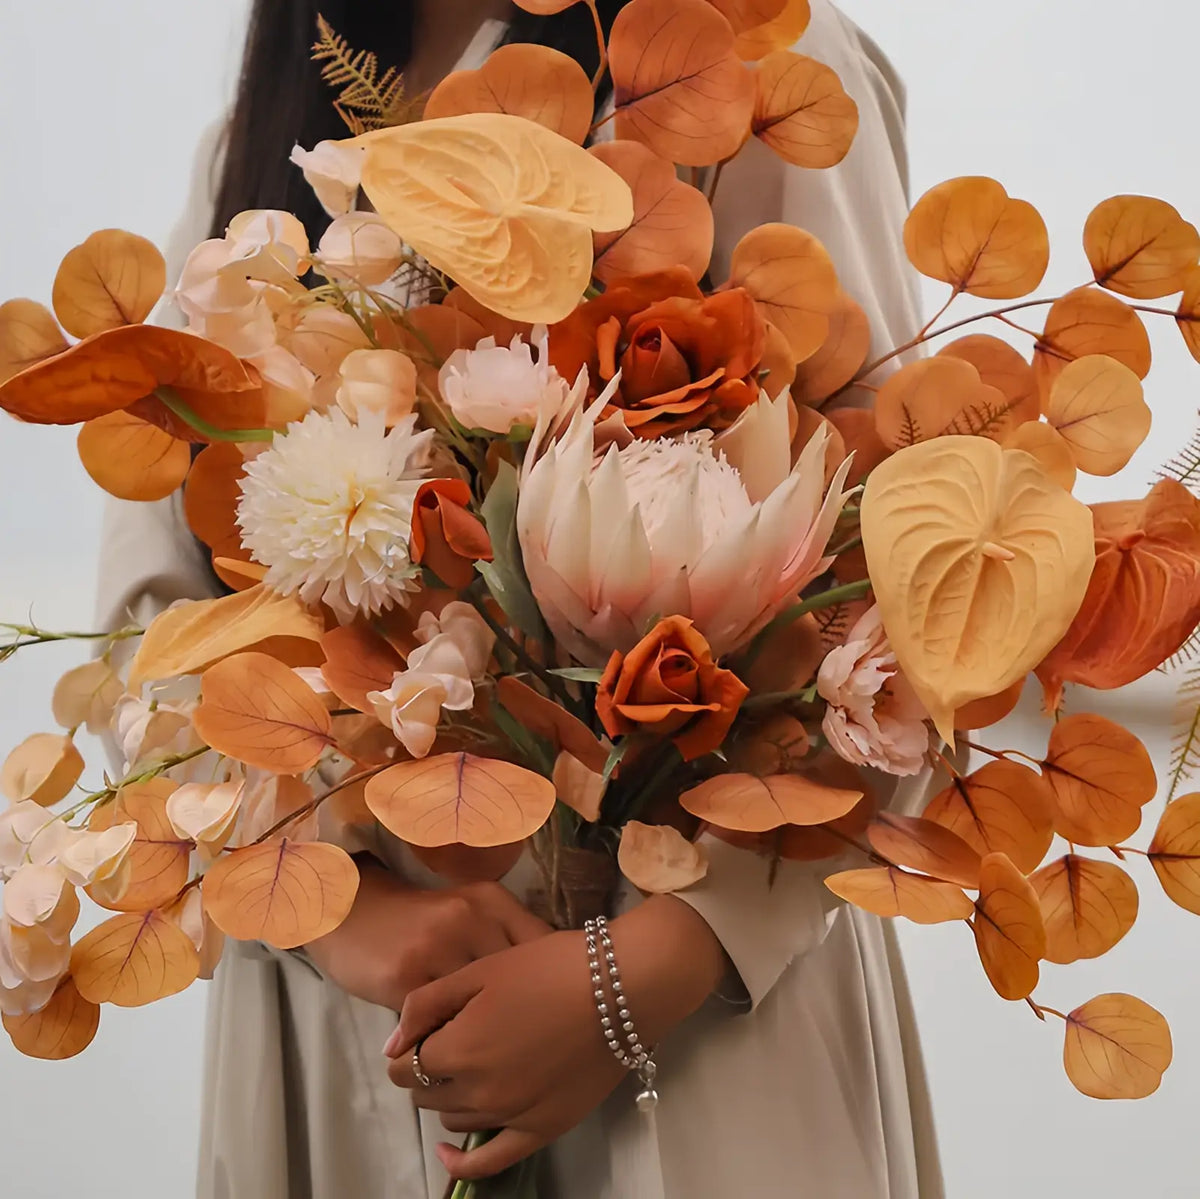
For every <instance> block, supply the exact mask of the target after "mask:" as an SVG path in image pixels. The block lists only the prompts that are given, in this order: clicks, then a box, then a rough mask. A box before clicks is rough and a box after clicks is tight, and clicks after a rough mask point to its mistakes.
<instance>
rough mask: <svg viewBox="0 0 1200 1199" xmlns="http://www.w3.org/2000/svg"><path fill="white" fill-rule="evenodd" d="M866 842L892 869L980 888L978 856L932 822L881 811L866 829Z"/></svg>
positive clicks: (962, 885) (959, 840)
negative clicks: (905, 870)
mask: <svg viewBox="0 0 1200 1199" xmlns="http://www.w3.org/2000/svg"><path fill="white" fill-rule="evenodd" d="M867 840H868V841H869V842H870V843H871V848H872V849H874V850H875V852H876V853H877V854H879V855H880V856H881V857H884V858H887V860H888V861H889V862H890V863H891V864H892V865H894V866H904V867H906V868H908V869H909V870H917V871H920V873H922V874H928V875H930V876H931V877H933V878H938V879H941V880H942V881H943V882H947V883H957V884H958V885H959V886H960V887H971V888H974V887H978V886H979V854H978V853H977V852H976V851H975V850H974V849H972V848H971V846H970V845H968V844H967V843H966V841H964V840H963V839H962V838H961V837H959V836H957V835H956V834H955V833H952V832H951V831H950V830H949V829H948V828H944V827H943V826H942V825H940V824H936V823H934V821H932V820H923V819H921V818H919V817H916V816H899V815H897V814H896V813H894V812H880V813H879V815H878V816H876V817H875V820H874V821H873V822H872V823H871V825H870V826H869V827H868V829H867Z"/></svg>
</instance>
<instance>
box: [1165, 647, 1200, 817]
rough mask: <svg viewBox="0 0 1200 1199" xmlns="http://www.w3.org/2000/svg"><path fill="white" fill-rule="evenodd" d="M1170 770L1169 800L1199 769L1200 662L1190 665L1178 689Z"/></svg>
mask: <svg viewBox="0 0 1200 1199" xmlns="http://www.w3.org/2000/svg"><path fill="white" fill-rule="evenodd" d="M1169 770H1170V787H1169V790H1168V791H1167V799H1168V800H1172V799H1174V798H1175V796H1176V794H1177V793H1178V791H1179V788H1180V785H1181V784H1183V783H1185V782H1186V781H1187V780H1188V779H1189V778H1191V777H1192V776H1193V775H1194V774H1195V773H1196V772H1197V771H1200V663H1193V665H1192V666H1191V667H1189V668H1188V672H1187V675H1186V676H1185V677H1184V680H1183V684H1182V685H1181V686H1180V688H1179V710H1178V712H1177V714H1176V724H1175V739H1174V744H1173V745H1172V747H1171V764H1170V767H1169Z"/></svg>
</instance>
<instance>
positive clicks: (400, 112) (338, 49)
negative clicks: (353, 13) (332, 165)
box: [312, 14, 421, 137]
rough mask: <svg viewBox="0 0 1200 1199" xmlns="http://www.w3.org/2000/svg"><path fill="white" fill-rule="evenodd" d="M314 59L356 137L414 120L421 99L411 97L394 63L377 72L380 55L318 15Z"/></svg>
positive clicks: (343, 118)
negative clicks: (357, 45)
mask: <svg viewBox="0 0 1200 1199" xmlns="http://www.w3.org/2000/svg"><path fill="white" fill-rule="evenodd" d="M312 59H313V62H318V63H322V64H324V65H323V66H322V67H321V78H322V79H323V80H324V81H325V82H326V83H327V84H329V86H330V87H332V88H337V89H339V90H338V94H337V96H336V98H335V99H334V101H333V107H334V109H335V110H336V111H337V114H338V116H340V117H341V118H342V120H343V121H345V123H346V127H347V128H348V129H349V130H350V132H351V133H352V134H354V135H355V136H356V137H357V136H358V135H359V134H360V133H368V132H370V131H371V130H373V129H389V128H391V127H392V126H393V125H404V124H407V123H408V122H409V121H412V120H415V119H416V117H417V116H418V114H419V111H420V107H421V101H420V100H419V99H415V100H414V99H410V98H409V97H408V95H407V94H406V93H405V90H404V77H403V76H402V75H401V74H400V72H399V71H397V70H396V68H395V67H388V69H387V70H386V71H384V73H383V74H382V75H380V74H379V59H378V58H377V57H376V56H375V54H374V53H373V52H371V51H369V50H353V49H351V48H350V45H349V43H348V42H347V41H346V39H345V38H344V37H341V36H339V35H338V34H337V33H336V32H335V31H334V29H333V27H332V26H331V25H330V24H329V22H328V21H326V20H325V18H324V17H323V16H321V15H319V14H318V16H317V40H316V42H314V43H313V47H312Z"/></svg>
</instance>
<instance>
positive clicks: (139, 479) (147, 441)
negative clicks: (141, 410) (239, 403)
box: [77, 412, 192, 500]
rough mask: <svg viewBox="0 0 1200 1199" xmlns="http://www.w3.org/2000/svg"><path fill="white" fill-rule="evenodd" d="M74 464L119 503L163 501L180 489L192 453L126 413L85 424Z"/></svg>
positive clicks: (183, 442) (182, 445)
mask: <svg viewBox="0 0 1200 1199" xmlns="http://www.w3.org/2000/svg"><path fill="white" fill-rule="evenodd" d="M77 445H78V449H79V460H80V461H81V462H82V463H83V468H84V470H86V471H87V473H88V474H89V475H91V476H92V480H93V482H95V483H97V484H99V485H100V486H101V487H103V488H104V490H105V491H107V492H108V493H109V495H115V496H116V497H117V499H119V500H163V499H166V498H167V496H169V495H171V494H172V493H173V492H175V491H177V490H178V489H179V486H180V484H182V482H183V481H184V479H185V478H186V477H187V473H188V469H189V468H190V467H191V465H192V452H191V448H190V446H189V445H188V443H187V442H186V441H179V440H178V439H176V438H174V437H172V436H171V435H170V434H169V433H164V432H163V431H162V430H161V429H158V428H156V427H155V426H154V425H150V424H147V423H146V422H145V421H144V420H139V419H138V418H137V417H136V416H133V415H132V414H130V413H128V412H110V413H109V414H108V415H107V416H98V417H96V418H95V420H90V421H86V422H85V423H84V425H83V427H82V428H81V429H80V430H79V438H78V441H77Z"/></svg>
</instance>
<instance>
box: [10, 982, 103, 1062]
mask: <svg viewBox="0 0 1200 1199" xmlns="http://www.w3.org/2000/svg"><path fill="white" fill-rule="evenodd" d="M99 1027H100V1005H99V1004H96V1003H92V1002H91V1001H90V1000H87V999H84V998H83V996H82V995H80V994H79V989H78V988H77V987H76V986H75V982H74V980H73V979H72V978H71V977H70V976H68V977H66V978H64V979H63V980H62V982H60V983H59V984H58V989H57V990H56V991H55V992H54V994H53V995H52V996H51V997H50V1002H49V1003H48V1004H46V1006H45V1007H44V1008H41V1009H40V1010H39V1011H36V1012H32V1013H30V1014H29V1015H27V1016H5V1017H4V1031H5V1032H7V1033H8V1036H9V1039H10V1040H11V1041H12V1043H13V1047H14V1048H15V1049H17V1050H18V1051H19V1052H20V1053H23V1054H24V1055H25V1056H26V1057H36V1058H41V1059H42V1060H43V1061H47V1062H61V1061H65V1060H66V1059H67V1058H71V1057H76V1056H77V1055H78V1054H80V1053H82V1052H83V1051H84V1050H85V1049H86V1048H87V1047H88V1046H89V1045H90V1044H91V1043H92V1040H93V1039H94V1038H95V1036H96V1030H97V1029H98V1028H99Z"/></svg>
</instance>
